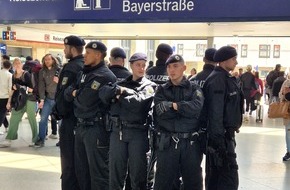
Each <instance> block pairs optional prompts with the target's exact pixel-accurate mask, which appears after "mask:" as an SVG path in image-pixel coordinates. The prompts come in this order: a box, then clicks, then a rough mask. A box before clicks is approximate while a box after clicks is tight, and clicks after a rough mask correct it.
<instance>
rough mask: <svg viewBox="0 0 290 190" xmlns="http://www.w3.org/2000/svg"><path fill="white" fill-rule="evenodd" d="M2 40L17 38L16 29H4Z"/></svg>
mask: <svg viewBox="0 0 290 190" xmlns="http://www.w3.org/2000/svg"><path fill="white" fill-rule="evenodd" d="M2 40H16V32H14V31H3V32H2Z"/></svg>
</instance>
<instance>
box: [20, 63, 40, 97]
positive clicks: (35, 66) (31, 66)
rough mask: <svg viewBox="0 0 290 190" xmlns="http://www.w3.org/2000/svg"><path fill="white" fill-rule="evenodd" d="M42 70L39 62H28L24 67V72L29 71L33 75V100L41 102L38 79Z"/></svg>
mask: <svg viewBox="0 0 290 190" xmlns="http://www.w3.org/2000/svg"><path fill="white" fill-rule="evenodd" d="M41 69H42V65H41V64H40V63H39V62H37V61H26V62H25V64H24V65H23V70H25V71H28V72H29V73H30V74H31V83H32V86H33V95H34V99H33V100H39V92H38V79H39V71H40V70H41Z"/></svg>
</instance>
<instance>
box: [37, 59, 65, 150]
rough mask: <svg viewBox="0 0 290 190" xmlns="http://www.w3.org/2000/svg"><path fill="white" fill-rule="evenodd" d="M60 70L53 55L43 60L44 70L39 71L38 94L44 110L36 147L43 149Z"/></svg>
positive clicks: (40, 107) (40, 105) (40, 106)
mask: <svg viewBox="0 0 290 190" xmlns="http://www.w3.org/2000/svg"><path fill="white" fill-rule="evenodd" d="M59 69H60V68H59V67H58V61H57V59H56V58H55V57H53V56H52V55H51V54H46V55H45V56H44V57H43V58H42V69H41V70H40V71H39V76H38V92H39V98H40V102H39V104H38V108H39V109H42V110H41V115H40V121H39V134H38V140H37V141H36V142H35V146H36V147H42V146H44V143H45V137H46V132H47V129H48V128H47V124H48V117H49V115H50V114H51V112H52V108H53V106H54V104H55V100H54V98H55V92H56V86H57V83H58V76H56V74H57V75H58V72H59ZM55 133H56V131H55ZM53 135H56V134H53Z"/></svg>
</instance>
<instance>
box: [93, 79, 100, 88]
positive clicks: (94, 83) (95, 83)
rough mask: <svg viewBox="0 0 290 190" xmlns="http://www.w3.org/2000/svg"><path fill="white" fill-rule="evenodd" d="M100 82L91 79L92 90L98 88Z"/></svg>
mask: <svg viewBox="0 0 290 190" xmlns="http://www.w3.org/2000/svg"><path fill="white" fill-rule="evenodd" d="M100 85H101V84H100V83H99V82H98V81H95V80H94V81H93V82H92V84H91V89H93V90H98V89H99V87H100Z"/></svg>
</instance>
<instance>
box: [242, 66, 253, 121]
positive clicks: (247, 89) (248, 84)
mask: <svg viewBox="0 0 290 190" xmlns="http://www.w3.org/2000/svg"><path fill="white" fill-rule="evenodd" d="M240 80H241V85H242V89H243V93H244V98H245V100H246V112H245V116H244V121H249V111H251V110H254V109H253V108H252V107H251V100H252V99H251V91H252V90H257V87H256V84H255V77H254V75H253V73H252V66H251V65H247V68H246V72H244V73H243V74H242V76H241V77H240Z"/></svg>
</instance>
